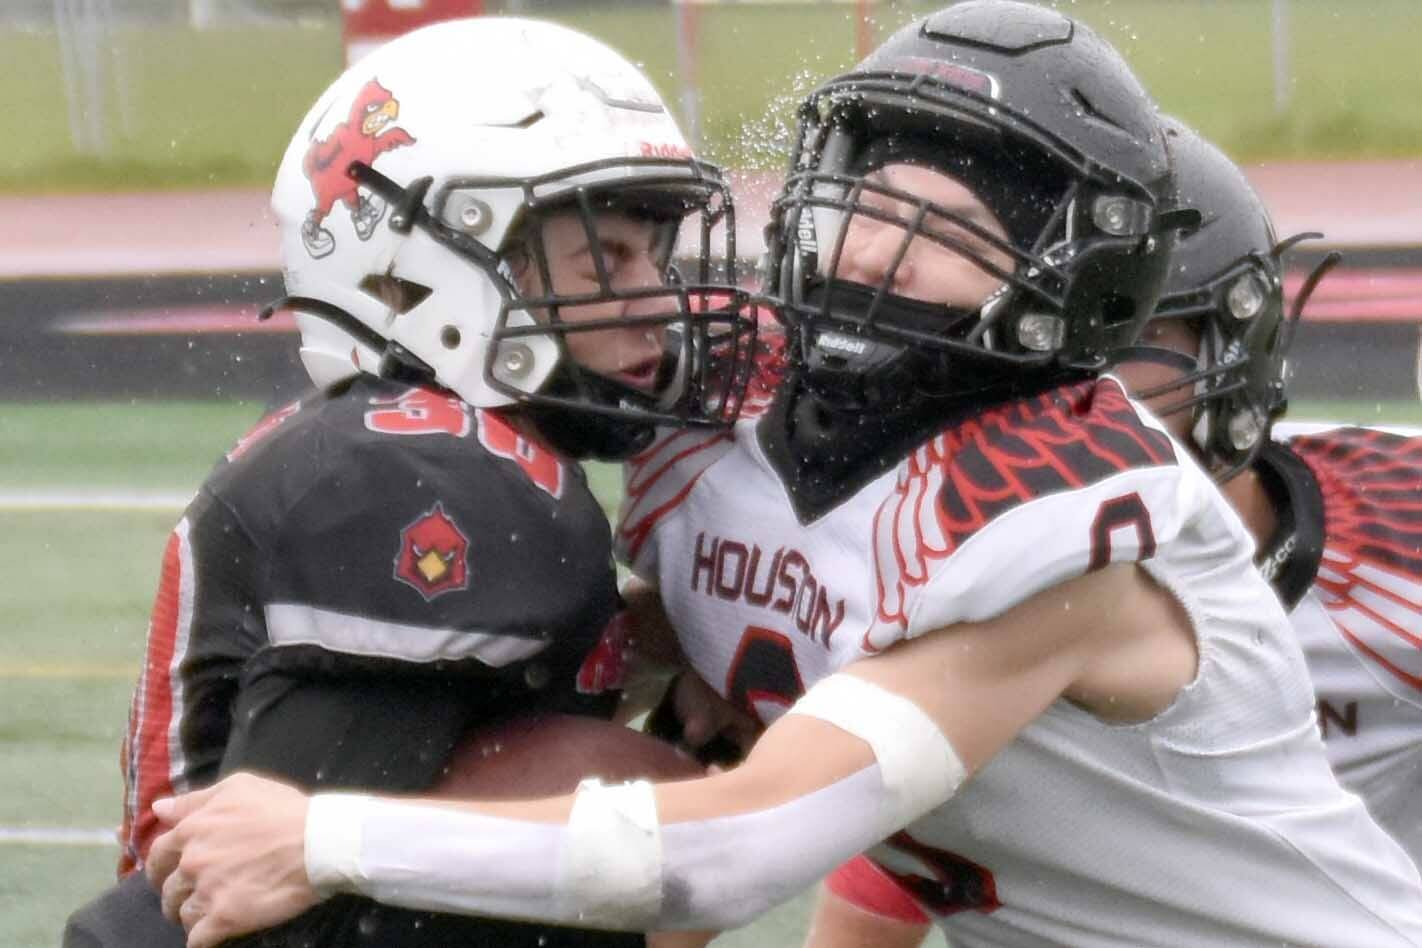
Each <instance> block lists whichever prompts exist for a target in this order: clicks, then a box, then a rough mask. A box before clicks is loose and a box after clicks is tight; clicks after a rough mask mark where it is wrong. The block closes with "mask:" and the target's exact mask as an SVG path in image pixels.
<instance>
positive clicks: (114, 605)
mask: <svg viewBox="0 0 1422 948" xmlns="http://www.w3.org/2000/svg"><path fill="white" fill-rule="evenodd" d="M259 410H260V407H259V406H257V405H255V404H224V403H139V404H127V403H125V404H85V403H65V404H54V405H34V404H7V405H4V406H3V410H0V444H4V445H5V446H6V452H7V453H6V457H7V458H8V459H10V463H7V464H6V465H5V466H4V467H3V469H0V531H3V535H4V537H5V540H4V542H3V543H0V576H4V577H5V583H4V586H3V589H4V593H3V595H4V604H5V610H4V611H5V615H6V620H7V634H6V639H5V644H6V648H5V652H4V655H3V657H0V760H3V761H5V766H3V767H0V945H5V946H7V948H41V946H50V945H53V944H55V943H56V941H57V938H58V932H59V930H60V927H61V925H62V923H63V919H64V917H65V915H66V914H67V913H68V911H69V910H70V909H72V908H73V907H74V906H75V905H77V904H78V903H80V902H82V901H83V900H84V899H85V898H87V897H88V896H89V895H91V894H93V893H94V892H97V891H98V890H99V889H101V888H102V887H103V886H104V885H105V884H107V882H108V881H110V879H111V874H112V866H113V861H114V858H115V853H116V850H115V849H114V847H112V846H110V845H106V844H101V843H95V842H93V841H92V840H90V841H86V843H85V844H84V845H57V844H52V843H50V844H44V845H37V844H21V843H16V842H13V841H8V840H7V839H6V836H7V835H8V833H9V831H13V830H14V829H15V828H17V827H45V828H65V829H85V830H95V829H101V828H103V827H109V826H113V825H114V824H115V823H116V822H117V819H118V815H119V792H120V780H119V772H118V765H117V757H118V744H119V740H120V738H121V736H122V732H123V727H124V722H125V720H126V715H127V709H128V701H129V697H130V693H131V688H132V683H133V680H134V678H135V676H136V673H137V668H138V662H139V658H140V656H141V652H142V646H143V638H144V633H145V628H146V623H147V615H148V608H149V604H150V601H151V597H152V594H153V590H154V587H155V584H156V581H157V571H158V563H159V556H160V554H161V552H162V549H163V544H164V542H165V540H166V537H167V533H168V530H169V529H170V527H171V526H172V524H173V523H174V522H175V521H176V519H177V516H178V513H179V510H178V506H177V505H178V504H179V503H180V502H181V497H182V496H183V495H185V494H186V493H188V492H190V491H191V490H192V489H193V488H195V487H196V486H197V484H198V482H199V481H200V480H201V479H202V477H203V475H204V473H205V472H206V470H207V469H208V467H209V465H210V464H211V462H212V461H213V460H214V459H215V458H216V457H217V456H219V455H220V454H221V452H222V451H224V450H225V449H226V448H227V447H228V446H229V445H230V444H231V442H232V441H233V440H234V439H235V438H236V437H237V436H238V435H240V434H241V433H242V432H243V431H244V430H246V428H247V427H248V426H249V425H250V424H251V423H252V422H253V421H254V420H255V418H256V415H257V414H258V412H259ZM1292 417H1295V418H1299V419H1329V420H1343V419H1354V420H1358V421H1362V422H1366V423H1372V424H1389V423H1394V424H1409V423H1411V424H1418V423H1422V405H1419V404H1417V403H1415V402H1405V403H1403V402H1399V403H1384V404H1378V403H1374V402H1369V403H1345V402H1339V403H1328V404H1324V403H1301V404H1298V405H1297V406H1296V407H1295V409H1294V411H1293V412H1292ZM592 478H593V482H594V486H595V488H596V489H597V491H598V493H599V496H600V497H601V498H602V499H603V500H604V502H605V503H606V504H607V505H608V506H609V508H611V506H613V505H615V503H616V497H617V494H618V490H619V488H618V478H617V472H616V470H615V469H614V468H612V467H610V466H606V465H601V466H596V467H594V468H593V469H592ZM81 489H83V492H84V493H87V494H92V493H93V492H95V491H98V490H103V491H111V492H113V491H120V490H124V491H141V492H143V493H144V494H145V495H146V496H153V495H155V494H160V495H161V494H167V495H176V498H177V499H175V500H174V501H173V504H174V506H172V507H171V508H170V509H159V510H139V511H135V510H123V509H107V510H72V509H64V508H63V507H61V506H57V505H56V506H51V507H48V508H42V509H26V510H22V509H17V506H16V504H17V502H18V501H19V500H20V499H23V498H31V499H33V498H39V497H41V496H55V495H58V497H60V498H61V499H62V497H64V496H66V495H67V496H76V495H77V494H78V493H79V492H80V490H81ZM808 909H809V901H808V899H806V898H802V899H800V900H798V901H796V902H794V903H792V904H790V905H788V906H786V907H784V908H783V909H781V910H780V911H778V912H776V913H774V914H773V915H771V916H768V917H767V918H765V919H763V920H762V921H760V922H758V923H757V924H756V925H754V926H752V927H751V928H749V929H746V930H744V931H742V932H739V933H736V934H733V935H727V936H723V938H722V940H721V941H719V942H718V943H717V944H718V945H725V946H730V948H780V946H792V945H798V943H799V938H800V936H801V933H802V932H803V926H804V920H805V918H806V913H807V912H808ZM938 944H941V942H939V943H938Z"/></svg>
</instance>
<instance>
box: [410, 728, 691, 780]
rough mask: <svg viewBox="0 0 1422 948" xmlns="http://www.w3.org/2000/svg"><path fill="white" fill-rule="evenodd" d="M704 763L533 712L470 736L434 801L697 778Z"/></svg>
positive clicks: (650, 741)
mask: <svg viewBox="0 0 1422 948" xmlns="http://www.w3.org/2000/svg"><path fill="white" fill-rule="evenodd" d="M702 773H704V770H703V769H702V767H701V765H700V764H698V763H697V762H696V761H695V760H693V759H692V758H691V757H689V756H687V755H686V754H684V753H682V752H681V751H679V750H677V748H675V747H673V746H672V745H671V744H668V743H666V742H665V741H659V740H657V739H656V738H654V737H649V736H648V735H646V734H643V733H641V732H640V731H634V730H632V729H631V728H628V727H623V726H622V725H620V724H613V723H612V722H610V721H600V720H598V719H596V718H586V717H577V716H575V715H570V714H535V715H527V716H524V717H518V718H514V719H511V720H509V721H505V722H502V723H500V724H496V725H489V726H486V727H478V728H474V729H472V730H471V731H469V733H467V734H465V736H464V738H463V739H462V740H461V741H460V743H459V744H458V746H456V747H455V749H454V753H453V754H452V755H451V756H450V760H449V765H448V766H447V768H446V770H445V773H444V776H443V777H441V778H440V779H439V780H438V781H437V782H436V783H435V785H434V787H432V788H431V791H430V792H431V794H432V795H433V796H444V797H455V798H463V799H479V800H501V799H517V798H521V797H538V796H553V795H556V794H561V793H570V792H572V791H573V790H574V789H576V788H577V786H578V782H579V781H581V780H582V779H583V778H585V777H600V778H602V780H603V782H604V783H616V782H621V781H624V780H635V779H637V778H639V777H646V778H648V779H651V780H677V779H682V778H686V777H699V776H701V774H702Z"/></svg>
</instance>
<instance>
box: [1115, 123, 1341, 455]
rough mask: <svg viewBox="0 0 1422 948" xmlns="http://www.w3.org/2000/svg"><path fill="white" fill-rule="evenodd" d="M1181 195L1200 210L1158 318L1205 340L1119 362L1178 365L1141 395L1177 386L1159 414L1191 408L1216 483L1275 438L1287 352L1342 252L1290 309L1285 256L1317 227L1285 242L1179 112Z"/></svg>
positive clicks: (1195, 435)
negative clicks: (1187, 349)
mask: <svg viewBox="0 0 1422 948" xmlns="http://www.w3.org/2000/svg"><path fill="white" fill-rule="evenodd" d="M1163 126H1164V129H1165V134H1166V140H1167V143H1168V146H1169V148H1170V151H1171V163H1172V165H1173V167H1174V169H1175V177H1176V187H1177V190H1178V193H1179V198H1180V201H1181V202H1182V203H1184V204H1186V205H1188V206H1189V207H1191V208H1194V209H1195V210H1196V211H1198V212H1199V214H1200V221H1199V223H1198V224H1197V225H1196V226H1194V227H1193V228H1190V229H1188V230H1186V231H1185V232H1183V233H1182V234H1181V235H1180V237H1179V239H1178V240H1177V243H1176V246H1175V249H1174V251H1173V253H1172V255H1171V261H1170V273H1169V276H1168V277H1167V279H1166V284H1165V289H1164V291H1163V293H1162V295H1161V298H1160V301H1159V302H1158V303H1157V305H1156V309H1155V313H1154V315H1153V316H1152V319H1155V320H1159V319H1188V320H1191V321H1192V323H1193V326H1194V328H1195V329H1196V330H1197V332H1198V335H1199V339H1200V348H1199V353H1198V355H1197V356H1196V357H1195V358H1190V357H1189V356H1185V355H1183V354H1181V353H1178V352H1175V351H1174V350H1170V349H1165V348H1161V347H1153V346H1146V345H1132V346H1128V347H1126V348H1124V349H1123V350H1122V351H1121V352H1120V354H1119V357H1118V358H1119V359H1120V360H1128V359H1129V360H1146V361H1152V362H1159V363H1163V364H1165V365H1170V366H1175V367H1178V368H1180V369H1181V370H1182V371H1183V372H1184V374H1183V375H1182V376H1181V377H1180V378H1178V379H1176V380H1175V381H1173V382H1169V383H1167V384H1165V385H1161V386H1157V387H1155V388H1152V389H1149V390H1146V391H1141V392H1136V393H1134V394H1135V396H1136V397H1137V398H1141V399H1156V398H1161V397H1163V396H1166V395H1170V394H1172V393H1178V394H1179V396H1180V397H1179V398H1178V400H1176V401H1172V402H1168V403H1166V404H1165V405H1163V406H1162V407H1160V408H1157V409H1156V411H1157V414H1161V415H1171V414H1174V413H1176V412H1180V411H1192V412H1193V413H1194V424H1193V427H1192V429H1191V438H1192V440H1193V441H1194V442H1195V445H1196V447H1197V448H1198V449H1199V451H1200V453H1201V456H1202V458H1203V460H1204V461H1205V463H1206V466H1207V467H1209V468H1210V469H1211V470H1212V471H1213V472H1214V473H1215V476H1216V477H1217V478H1218V479H1219V480H1222V481H1223V480H1228V479H1229V478H1230V477H1233V476H1234V475H1235V474H1237V473H1238V472H1239V471H1241V470H1243V469H1244V468H1245V467H1247V466H1248V465H1249V463H1250V462H1251V461H1252V460H1253V458H1254V456H1255V454H1256V453H1257V452H1258V451H1259V449H1260V447H1262V446H1263V444H1264V442H1265V441H1266V440H1267V438H1268V434H1269V429H1270V427H1271V426H1272V424H1273V423H1274V421H1275V420H1276V419H1278V418H1279V416H1281V415H1282V414H1283V413H1284V410H1285V408H1286V407H1287V404H1288V400H1287V397H1286V388H1287V385H1288V381H1289V374H1290V369H1289V363H1288V358H1287V356H1288V351H1289V345H1290V343H1291V342H1292V340H1293V335H1294V329H1295V327H1296V326H1297V321H1298V318H1299V315H1300V314H1301V313H1302V312H1303V306H1304V303H1306V302H1307V300H1308V297H1309V295H1310V294H1311V293H1312V292H1313V289H1314V287H1316V286H1317V285H1318V281H1319V280H1320V279H1321V278H1322V277H1323V275H1324V273H1326V272H1327V270H1328V269H1329V268H1331V267H1332V266H1333V265H1334V264H1335V263H1336V262H1337V261H1338V259H1339V257H1338V255H1337V254H1329V255H1328V256H1327V257H1325V258H1324V260H1323V262H1322V263H1321V264H1320V265H1319V266H1318V267H1317V268H1316V269H1315V270H1314V271H1313V273H1312V274H1311V275H1310V276H1309V277H1308V279H1307V280H1305V282H1304V286H1303V288H1302V290H1301V292H1300V294H1299V296H1298V297H1297V298H1296V300H1295V304H1294V308H1293V311H1292V314H1291V315H1290V316H1289V317H1288V318H1286V317H1285V314H1284V283H1283V260H1282V258H1283V255H1284V253H1285V252H1286V251H1287V250H1288V249H1289V248H1290V247H1293V246H1294V245H1295V244H1296V243H1298V242H1299V241H1301V240H1306V239H1309V238H1311V237H1319V236H1321V235H1319V234H1299V235H1297V236H1294V237H1290V238H1289V239H1288V240H1285V241H1283V242H1280V241H1279V240H1278V239H1277V238H1276V236H1275V233H1274V226H1273V224H1272V222H1271V221H1270V220H1269V213H1268V211H1267V210H1265V208H1264V203H1263V201H1261V200H1260V199H1259V195H1258V194H1256V193H1255V191H1254V189H1253V188H1252V187H1251V186H1250V184H1249V181H1248V180H1247V179H1246V178H1245V177H1244V173H1243V172H1241V171H1240V170H1239V168H1238V167H1237V166H1236V165H1235V164H1234V162H1232V161H1230V159H1229V158H1227V157H1226V156H1225V155H1224V153H1223V152H1221V151H1220V150H1219V149H1218V148H1216V147H1215V146H1213V145H1211V144H1210V143H1209V142H1208V141H1206V140H1205V139H1203V138H1201V137H1200V136H1199V135H1198V134H1197V133H1196V132H1194V131H1193V130H1192V129H1190V128H1189V127H1188V126H1186V125H1184V124H1183V123H1181V122H1180V121H1178V120H1176V119H1172V118H1166V119H1164V120H1163Z"/></svg>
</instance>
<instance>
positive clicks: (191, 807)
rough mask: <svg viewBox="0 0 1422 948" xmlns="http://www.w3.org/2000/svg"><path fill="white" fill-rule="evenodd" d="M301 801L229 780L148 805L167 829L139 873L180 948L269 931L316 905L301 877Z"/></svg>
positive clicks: (291, 790)
mask: <svg viewBox="0 0 1422 948" xmlns="http://www.w3.org/2000/svg"><path fill="white" fill-rule="evenodd" d="M309 802H310V801H309V799H308V798H307V796H306V795H305V794H304V793H302V792H301V791H300V790H297V789H296V788H295V787H291V786H288V785H287V784H284V783H278V782H277V781H275V780H267V779H264V778H262V777H256V776H253V775H251V774H235V775H233V776H231V777H228V778H226V779H225V780H223V781H221V782H220V783H218V784H216V785H215V786H212V787H209V788H208V789H206V790H199V791H197V792H195V793H188V794H184V795H182V796H178V797H173V798H170V799H166V800H159V801H157V802H156V803H154V804H153V813H154V815H155V816H157V817H158V819H159V820H161V821H162V822H163V823H164V824H165V825H166V826H169V827H171V828H170V829H169V830H168V831H167V832H166V833H164V834H163V835H162V836H159V837H158V838H157V839H156V840H155V841H154V843H153V848H152V849H151V850H150V851H149V854H148V861H147V864H146V871H147V873H148V878H149V880H150V881H151V882H152V883H153V886H154V888H156V889H158V890H159V891H160V892H161V893H162V894H163V914H164V915H166V916H167V917H168V918H169V919H171V920H172V921H174V922H177V923H178V924H180V925H182V926H183V928H185V929H186V930H187V932H188V948H212V946H215V945H217V944H219V943H220V942H223V941H226V940H227V939H229V938H232V937H235V936H237V935H243V934H246V933H248V932H251V931H256V930H258V929H262V928H270V927H271V926H273V925H277V924H280V923H281V922H285V921H287V920H288V919H291V918H294V917H295V916H297V915H300V914H301V913H302V912H304V911H306V910H307V909H308V908H310V907H311V906H313V905H315V904H316V903H317V902H318V901H320V897H319V896H318V895H317V894H316V892H315V890H314V889H312V888H311V883H310V880H308V879H307V877H306V845H305V843H306V811H307V807H308V804H309Z"/></svg>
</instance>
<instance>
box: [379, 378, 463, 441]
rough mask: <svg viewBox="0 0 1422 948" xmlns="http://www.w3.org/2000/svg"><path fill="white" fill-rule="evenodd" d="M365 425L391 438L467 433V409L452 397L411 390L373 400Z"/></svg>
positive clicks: (459, 436)
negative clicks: (372, 406)
mask: <svg viewBox="0 0 1422 948" xmlns="http://www.w3.org/2000/svg"><path fill="white" fill-rule="evenodd" d="M370 403H371V404H372V405H375V406H377V407H375V408H372V409H371V410H370V411H368V412H366V413H365V426H366V427H367V428H369V429H370V430H371V431H376V432H379V433H380V434H390V435H426V434H447V435H453V436H454V437H456V438H462V437H464V436H465V435H467V434H469V409H468V408H467V407H466V406H465V404H464V403H463V402H462V401H460V400H459V399H458V398H456V397H454V396H453V395H440V394H439V393H437V392H431V391H430V390H428V389H424V388H412V389H410V390H409V391H408V392H406V393H405V394H403V395H400V396H398V397H396V398H372V399H371V400H370Z"/></svg>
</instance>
